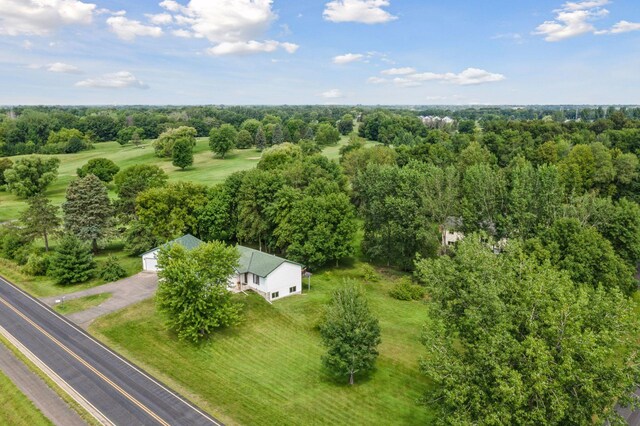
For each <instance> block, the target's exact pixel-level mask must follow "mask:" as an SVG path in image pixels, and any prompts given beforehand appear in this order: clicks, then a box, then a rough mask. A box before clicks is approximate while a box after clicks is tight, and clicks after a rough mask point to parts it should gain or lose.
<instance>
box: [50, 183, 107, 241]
mask: <svg viewBox="0 0 640 426" xmlns="http://www.w3.org/2000/svg"><path fill="white" fill-rule="evenodd" d="M62 210H63V212H64V227H65V229H66V230H67V231H69V232H71V233H72V234H73V235H75V236H76V237H78V238H80V239H81V240H84V241H91V245H92V247H93V251H94V253H95V252H97V251H98V240H99V239H104V238H107V237H108V236H109V235H110V234H111V232H112V230H113V208H112V206H111V201H110V200H109V195H108V194H107V188H106V187H105V186H104V184H103V183H102V182H101V181H100V179H98V178H97V177H96V176H95V175H92V174H89V175H87V176H85V177H84V178H82V179H76V180H75V181H73V182H71V184H70V185H69V187H68V188H67V200H66V201H65V202H64V203H63V204H62Z"/></svg>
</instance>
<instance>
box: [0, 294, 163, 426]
mask: <svg viewBox="0 0 640 426" xmlns="http://www.w3.org/2000/svg"><path fill="white" fill-rule="evenodd" d="M0 303H2V304H3V305H5V306H6V307H7V308H9V309H11V310H12V311H13V312H15V313H16V314H17V315H18V316H20V317H21V318H22V319H24V320H25V321H26V322H28V323H29V324H30V325H31V326H32V327H33V328H35V329H36V330H38V331H39V332H41V333H42V334H43V335H45V336H46V337H47V338H48V339H49V340H51V341H52V342H53V343H55V344H56V345H57V346H59V347H60V348H61V349H62V350H64V351H65V352H67V353H68V354H69V355H71V356H72V357H73V358H75V359H76V360H77V361H78V362H80V363H81V364H82V365H84V366H85V367H87V368H88V369H89V370H91V371H92V372H93V373H94V374H95V375H96V376H98V377H100V378H101V379H102V380H104V381H105V382H107V383H108V384H109V385H111V386H112V387H113V388H114V389H115V390H116V391H118V392H119V393H120V394H122V395H123V396H124V397H126V398H127V399H128V400H129V401H131V402H133V403H134V404H135V405H137V406H138V407H140V409H142V410H143V411H144V412H145V413H147V414H148V415H149V416H151V417H152V418H154V419H155V420H156V421H157V422H158V423H160V424H161V425H163V426H171V425H170V424H169V423H167V422H166V421H164V420H163V419H162V418H160V417H159V416H158V415H157V414H156V413H154V412H153V411H151V410H150V409H149V408H147V407H146V406H145V405H144V404H142V403H141V402H140V401H138V400H137V399H135V398H134V397H133V396H131V395H130V394H129V393H128V392H127V391H125V390H124V389H122V388H121V387H120V386H118V385H117V384H115V383H114V382H113V381H112V380H110V379H109V378H108V377H107V376H105V375H104V374H102V373H101V372H99V371H98V370H96V369H95V368H94V367H93V366H92V365H90V364H89V363H88V362H86V361H85V360H84V359H82V358H81V357H80V356H79V355H78V354H76V353H75V352H73V351H72V350H71V349H69V348H68V347H67V346H65V345H64V344H63V343H61V342H60V341H59V340H58V339H56V338H55V337H53V336H52V335H51V334H49V333H48V332H47V331H46V330H45V329H43V328H42V327H40V326H39V325H38V324H36V323H35V322H33V321H32V320H31V319H30V318H28V317H27V316H26V315H24V314H23V313H22V312H20V311H19V310H18V309H16V308H15V307H14V306H13V305H11V304H10V303H9V302H7V301H6V300H5V299H4V298H3V297H0Z"/></svg>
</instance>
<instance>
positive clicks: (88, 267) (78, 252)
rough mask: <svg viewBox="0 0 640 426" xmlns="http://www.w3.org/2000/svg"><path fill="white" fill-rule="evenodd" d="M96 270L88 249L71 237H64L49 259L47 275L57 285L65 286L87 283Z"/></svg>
mask: <svg viewBox="0 0 640 426" xmlns="http://www.w3.org/2000/svg"><path fill="white" fill-rule="evenodd" d="M95 269H96V264H95V262H94V260H93V256H92V255H91V252H90V251H89V249H88V248H87V247H86V246H85V245H84V244H83V243H82V242H81V241H80V240H79V239H78V238H76V237H74V236H73V235H67V236H65V237H64V238H63V239H62V240H61V241H60V244H58V247H57V249H56V252H55V254H54V255H53V256H52V257H51V263H50V266H49V271H48V274H49V275H50V276H51V277H52V278H53V279H54V280H55V281H56V283H58V284H62V285H67V284H75V283H81V282H84V281H87V280H88V279H89V278H91V277H92V276H93V275H94V273H95Z"/></svg>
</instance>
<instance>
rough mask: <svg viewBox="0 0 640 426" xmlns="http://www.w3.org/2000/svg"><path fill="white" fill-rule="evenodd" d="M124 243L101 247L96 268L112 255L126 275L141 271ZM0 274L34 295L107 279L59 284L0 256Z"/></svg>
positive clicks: (71, 290)
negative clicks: (24, 270) (32, 274)
mask: <svg viewBox="0 0 640 426" xmlns="http://www.w3.org/2000/svg"><path fill="white" fill-rule="evenodd" d="M56 243H57V241H56V240H53V241H52V243H51V248H52V249H55V244H56ZM123 247H124V243H123V242H122V241H119V240H115V241H113V242H111V243H110V244H109V245H107V246H106V247H105V248H104V249H102V250H101V251H100V252H99V253H98V255H97V256H95V257H94V258H95V260H96V263H97V265H98V266H97V270H98V271H99V270H100V268H101V266H102V265H103V264H104V263H105V262H106V260H107V258H108V257H109V255H114V256H115V257H116V258H117V259H118V262H119V263H120V265H121V266H122V267H123V268H124V269H125V271H126V272H127V276H131V275H135V274H137V273H138V272H140V271H142V261H141V260H140V258H139V257H138V256H129V255H127V254H126V253H125V252H124V251H123ZM0 274H1V275H2V276H4V277H5V278H7V279H8V280H9V281H11V282H12V283H14V284H15V285H17V286H18V287H20V288H21V289H23V290H25V291H26V292H27V293H29V294H31V295H32V296H36V297H47V296H56V295H59V294H60V295H62V294H67V293H74V292H76V291H80V290H86V289H88V288H92V287H95V286H98V285H102V284H107V281H105V280H103V279H102V278H100V277H98V276H97V275H96V276H95V277H94V278H92V279H90V280H89V281H87V282H84V283H80V284H71V285H59V284H56V283H55V282H54V281H53V279H51V278H50V277H45V276H37V277H34V276H31V275H27V274H25V273H24V272H23V271H22V266H20V265H18V264H17V263H15V262H13V261H11V260H7V259H2V258H0Z"/></svg>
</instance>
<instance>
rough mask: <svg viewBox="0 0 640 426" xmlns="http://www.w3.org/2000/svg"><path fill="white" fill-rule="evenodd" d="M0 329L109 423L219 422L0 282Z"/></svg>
mask: <svg viewBox="0 0 640 426" xmlns="http://www.w3.org/2000/svg"><path fill="white" fill-rule="evenodd" d="M0 326H2V327H3V328H4V329H5V330H6V331H7V332H9V333H10V334H11V335H12V336H13V337H14V338H16V339H17V340H18V341H19V342H20V343H21V344H22V345H23V346H24V347H26V348H27V349H28V350H29V351H30V352H31V353H32V354H33V355H34V356H36V357H37V358H38V359H39V360H40V361H41V362H43V363H44V364H46V366H47V367H49V368H50V369H51V370H53V371H54V372H55V373H56V374H57V375H58V376H59V377H60V379H62V380H64V381H65V382H66V384H67V385H68V386H70V387H71V388H73V389H74V390H75V391H76V392H77V393H79V394H80V395H81V396H82V397H83V398H84V399H86V401H87V402H88V403H89V404H91V405H92V406H93V409H94V410H96V411H98V412H99V413H100V414H102V416H103V417H105V418H106V419H108V420H109V421H110V422H111V423H112V424H114V425H123V426H125V425H126V426H130V425H131V426H133V425H208V426H209V425H220V424H221V423H220V422H218V421H217V420H215V419H213V418H212V417H210V416H208V415H207V414H205V413H204V412H202V411H201V410H200V409H198V408H197V407H195V406H193V405H192V404H190V403H188V402H187V401H185V400H184V399H183V398H181V397H180V396H178V395H177V394H176V393H175V392H173V391H171V390H169V389H168V388H167V387H166V386H163V385H162V384H160V383H159V382H158V381H156V380H155V379H153V378H152V377H151V376H149V375H148V374H146V373H144V372H143V371H142V370H141V369H139V368H137V367H135V366H134V365H132V364H131V363H129V362H128V361H127V360H125V359H124V358H122V357H121V356H119V355H117V354H116V353H114V352H113V351H111V350H110V349H108V348H107V347H105V346H104V345H102V344H101V343H98V342H97V341H96V340H94V339H93V338H91V337H90V336H89V335H88V334H87V333H85V332H84V331H83V330H81V329H80V328H79V327H77V326H75V325H74V324H73V323H71V322H69V321H67V320H66V319H64V318H63V317H61V316H60V315H58V314H57V313H55V312H54V311H52V310H51V309H50V308H48V307H47V306H46V305H45V304H43V303H41V302H39V301H38V300H36V299H34V298H32V297H31V296H29V295H27V294H26V293H24V292H22V291H21V290H19V289H18V288H17V287H15V286H14V285H12V284H11V283H9V282H8V281H6V280H5V279H2V278H0ZM176 356H179V355H177V354H176Z"/></svg>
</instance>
